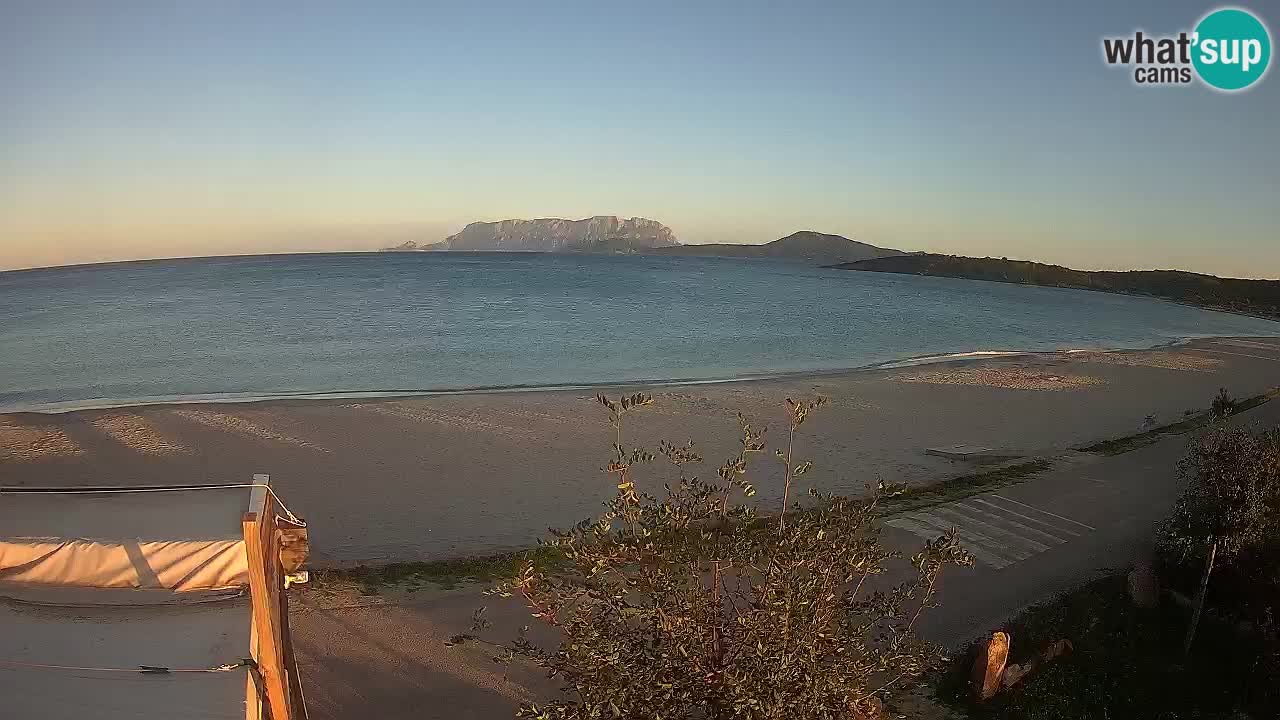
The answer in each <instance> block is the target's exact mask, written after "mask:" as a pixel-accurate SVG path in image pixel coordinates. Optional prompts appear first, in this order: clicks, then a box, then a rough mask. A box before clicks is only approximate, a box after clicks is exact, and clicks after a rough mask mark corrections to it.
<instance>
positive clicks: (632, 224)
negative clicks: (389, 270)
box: [384, 215, 904, 265]
mask: <svg viewBox="0 0 1280 720" xmlns="http://www.w3.org/2000/svg"><path fill="white" fill-rule="evenodd" d="M384 251H385V252H450V251H454V252H549V253H609V254H628V255H684V256H696V257H730V258H771V259H778V260H791V261H795V262H806V263H811V264H814V265H832V264H836V263H847V262H853V261H857V260H866V259H869V258H879V257H888V256H894V255H903V254H904V253H903V252H902V251H901V250H892V249H889V248H881V247H876V246H875V245H868V244H866V243H860V242H857V241H855V240H850V239H849V238H847V237H843V236H840V235H829V234H827V233H820V232H815V231H813V230H802V231H800V232H796V233H792V234H790V235H788V236H786V237H784V238H780V239H778V240H774V241H772V242H768V243H764V244H762V245H736V244H729V243H717V244H706V245H682V244H680V241H679V240H677V239H676V237H675V234H674V233H672V232H671V228H669V227H667V226H666V225H663V224H662V223H660V222H658V221H656V220H650V219H648V218H639V217H635V218H627V219H622V218H618V217H616V216H612V215H597V216H595V217H590V218H584V219H582V220H565V219H562V218H539V219H536V220H500V221H497V222H473V223H471V224H469V225H467V226H466V227H465V228H463V229H462V231H461V232H458V233H456V234H454V235H450V236H449V237H447V238H445V239H444V240H442V241H441V242H437V243H427V244H419V243H416V242H414V241H409V242H406V243H404V244H401V245H397V246H395V247H389V248H384Z"/></svg>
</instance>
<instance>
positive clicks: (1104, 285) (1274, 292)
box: [832, 253, 1280, 319]
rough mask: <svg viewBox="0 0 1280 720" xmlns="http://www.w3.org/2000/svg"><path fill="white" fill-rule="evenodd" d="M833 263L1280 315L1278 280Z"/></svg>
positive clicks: (887, 260) (984, 264) (995, 265)
mask: <svg viewBox="0 0 1280 720" xmlns="http://www.w3.org/2000/svg"><path fill="white" fill-rule="evenodd" d="M832 267H838V268H841V269H845V270H862V271H869V272H891V273H905V274H910V275H935V276H939V277H954V278H967V279H970V280H990V281H994V282H1007V283H1020V284H1023V285H1043V286H1046V287H1064V288H1079V289H1082V290H1100V291H1103V292H1114V293H1125V294H1130V295H1150V296H1152V297H1158V298H1164V299H1166V300H1174V301H1177V302H1182V303H1188V304H1191V305H1199V306H1202V307H1206V308H1212V309H1215V310H1228V311H1231V312H1239V313H1247V314H1250V315H1259V316H1264V317H1268V318H1274V319H1280V281H1278V280H1240V279H1235V278H1220V277H1217V276H1214V275H1202V274H1199V273H1192V272H1184V271H1181V270H1131V271H1127V272H1113V271H1088V270H1072V269H1071V268H1066V267H1062V266H1061V265H1046V264H1044V263H1037V262H1026V261H1021V260H1005V259H1003V258H989V257H988V258H972V257H964V256H960V255H934V254H927V253H920V254H913V255H898V256H894V257H881V258H872V259H868V260H862V261H858V262H846V263H840V264H836V265H833V266H832Z"/></svg>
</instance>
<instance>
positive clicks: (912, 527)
mask: <svg viewBox="0 0 1280 720" xmlns="http://www.w3.org/2000/svg"><path fill="white" fill-rule="evenodd" d="M888 524H889V525H892V526H894V527H896V528H901V529H903V530H906V531H907V532H909V533H911V534H913V535H917V536H919V537H922V538H935V537H937V536H939V535H941V534H942V533H943V531H942V530H939V529H938V528H935V527H930V526H928V525H924V524H921V523H916V522H914V521H912V520H911V519H910V518H894V519H893V520H890V521H889V522H888ZM965 549H966V550H968V551H969V554H970V555H972V556H973V557H974V559H975V560H977V561H979V562H981V563H984V564H986V565H990V566H991V567H993V568H996V569H999V568H1002V567H1005V566H1006V565H1008V564H1009V561H1008V560H1005V559H1004V558H1001V557H996V556H995V555H991V554H989V553H987V552H986V551H984V550H983V549H982V548H980V547H976V546H974V545H972V544H970V543H965Z"/></svg>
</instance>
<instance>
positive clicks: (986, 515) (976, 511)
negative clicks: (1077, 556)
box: [948, 502, 1067, 545]
mask: <svg viewBox="0 0 1280 720" xmlns="http://www.w3.org/2000/svg"><path fill="white" fill-rule="evenodd" d="M948 509H950V510H953V511H956V512H960V513H964V514H967V515H969V516H970V517H976V518H978V519H979V521H980V522H985V523H986V524H988V525H994V522H993V521H995V522H1002V523H1006V524H1008V525H1013V526H1014V527H1016V528H1018V529H1019V530H1021V531H1022V532H1031V533H1035V534H1037V535H1042V536H1044V538H1045V539H1047V540H1048V541H1049V544H1050V545H1061V544H1062V543H1064V542H1066V541H1067V538H1060V537H1058V536H1057V535H1054V534H1053V533H1050V532H1045V531H1044V530H1041V529H1040V528H1037V527H1032V526H1030V525H1025V524H1023V523H1020V522H1018V521H1017V520H1014V519H1013V518H1008V517H1005V516H1003V515H998V514H996V513H993V512H991V511H990V510H983V509H982V508H980V507H976V506H974V505H966V504H965V503H963V502H957V503H954V504H952V505H951V506H950V507H949V508H948Z"/></svg>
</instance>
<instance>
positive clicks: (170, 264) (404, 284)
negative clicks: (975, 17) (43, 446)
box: [0, 253, 1280, 410]
mask: <svg viewBox="0 0 1280 720" xmlns="http://www.w3.org/2000/svg"><path fill="white" fill-rule="evenodd" d="M1204 335H1280V324H1277V323H1272V322H1268V321H1265V320H1257V319H1253V318H1247V317H1240V316H1235V315H1227V314H1222V313H1213V312H1206V311H1202V310H1198V309H1194V308H1189V307H1183V306H1180V305H1174V304H1171V303H1165V302H1160V301H1156V300H1149V299H1143V298H1131V297H1123V296H1118V295H1107V294H1102V293H1091V292H1083V291H1076V290H1059V289H1051V288H1035V287H1023V286H1016V285H1005V284H999V283H985V282H975V281H968V280H954V279H946V278H924V277H914V276H903V275H890V274H879V273H857V272H847V271H840V270H824V269H818V268H810V267H804V266H799V265H789V264H778V263H771V262H759V261H741V260H720V259H700V258H651V257H622V256H616V257H609V256H563V255H472V254H398V253H397V254H361V255H304V256H276V257H247V258H213V259H192V260H176V261H163V262H146V263H129V264H118V265H106V266H89V267H78V268H77V267H72V268H57V269H50V270H38V271H26V272H10V273H0V410H14V409H65V408H67V407H74V406H84V405H88V406H94V405H109V404H117V403H119V404H127V403H130V402H138V401H146V400H151V399H162V398H163V399H168V398H187V399H191V398H207V397H210V396H213V397H218V396H223V395H227V394H230V395H232V396H263V395H270V396H274V395H288V394H296V393H302V394H307V393H327V392H335V391H336V392H346V391H353V392H375V391H418V390H441V389H466V388H484V387H502V386H549V385H570V384H584V383H601V382H619V381H639V380H664V379H688V380H710V379H722V378H733V377H741V376H744V375H753V374H769V373H778V372H788V371H803V370H828V369H840V368H857V367H863V366H868V365H873V364H877V363H885V362H891V361H896V360H902V359H904V358H914V357H920V356H933V355H944V354H950V353H965V352H974V351H995V350H1053V349H1063V348H1125V347H1147V346H1151V345H1155V344H1158V343H1162V342H1169V341H1173V340H1177V339H1180V338H1187V337H1196V336H1204Z"/></svg>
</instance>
